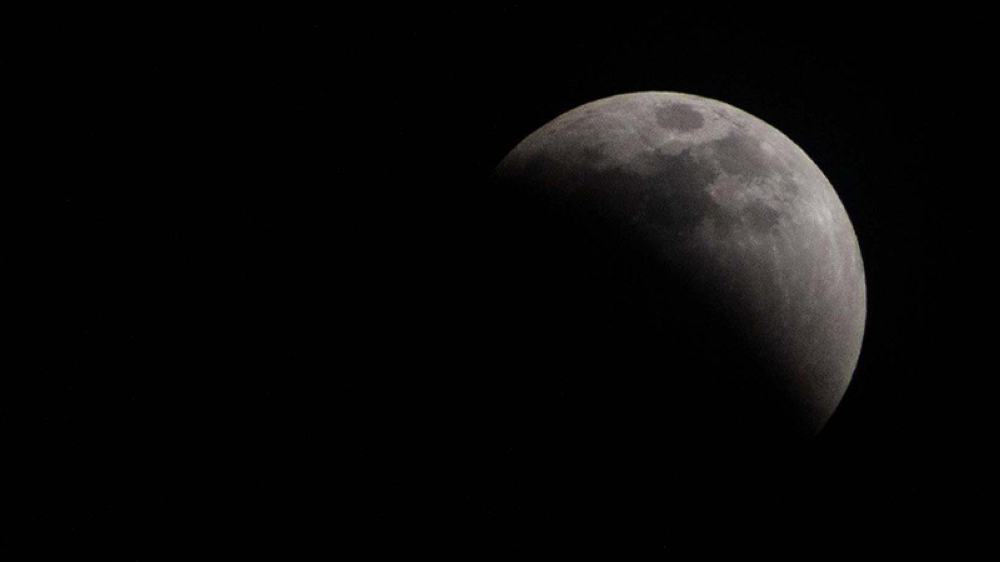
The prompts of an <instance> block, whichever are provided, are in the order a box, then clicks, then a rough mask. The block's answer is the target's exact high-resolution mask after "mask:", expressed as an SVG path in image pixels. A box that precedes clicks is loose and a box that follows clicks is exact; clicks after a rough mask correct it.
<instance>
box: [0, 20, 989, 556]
mask: <svg viewBox="0 0 1000 562" xmlns="http://www.w3.org/2000/svg"><path fill="white" fill-rule="evenodd" d="M601 10H602V11H601V12H596V11H588V10H587V9H584V8H582V7H575V8H569V9H566V10H539V9H535V8H530V7H528V5H527V4H525V5H523V6H522V5H521V4H520V3H509V2H508V3H500V4H499V5H496V6H487V7H480V8H454V9H444V8H438V9H419V8H408V9H405V10H400V9H397V8H395V7H388V6H386V7H383V8H379V9H371V10H368V11H367V12H364V13H362V12H361V11H353V12H352V11H349V10H348V11H344V12H333V13H329V14H323V15H310V16H301V17H299V18H297V19H294V20H283V21H282V22H280V23H279V22H278V21H277V18H272V17H270V16H269V15H267V14H255V15H254V17H246V16H242V17H240V18H236V19H232V18H208V17H195V16H194V15H184V16H179V15H178V14H172V15H171V16H170V17H166V16H162V15H160V16H157V17H145V16H144V17H138V15H136V17H134V18H132V17H128V16H124V15H122V14H113V15H112V14H108V15H107V17H102V16H99V17H97V18H96V20H97V21H96V22H95V23H89V22H88V23H86V24H85V23H83V21H84V18H83V17H82V15H81V14H78V13H70V12H64V13H53V14H50V15H49V17H47V18H44V19H42V20H38V21H32V22H23V24H22V23H19V22H14V23H8V24H7V25H5V28H6V27H12V28H15V29H12V31H16V33H14V34H13V35H9V37H12V39H11V40H10V41H9V43H10V45H9V48H8V49H7V50H6V51H5V55H4V62H3V65H4V66H3V67H2V68H5V69H6V70H7V71H8V72H6V75H7V78H6V80H8V87H7V90H8V92H7V95H9V96H11V97H10V98H9V99H10V102H9V103H8V104H6V105H7V106H8V108H7V110H6V111H5V114H6V115H7V117H8V121H9V122H10V123H12V124H13V125H12V127H10V128H8V134H9V135H10V140H12V141H13V142H12V143H11V144H12V145H13V148H12V149H11V150H9V151H8V152H7V153H6V155H7V158H8V159H9V160H8V161H7V162H6V164H7V165H6V167H7V168H8V169H9V170H13V173H12V174H11V175H8V182H9V183H8V186H9V190H10V192H11V193H12V194H17V195H18V196H20V195H27V196H28V199H29V201H28V202H27V203H25V204H23V205H22V204H21V203H19V202H16V203H15V202H12V203H9V204H8V208H7V212H8V214H9V215H10V218H11V220H9V221H7V225H6V227H5V228H4V233H5V238H4V247H5V248H7V258H5V264H6V266H5V268H4V271H5V275H7V276H9V277H13V278H14V280H15V282H16V284H17V289H16V290H15V291H14V292H12V293H10V294H11V298H12V299H13V300H14V303H13V308H15V309H16V310H18V311H20V310H21V308H22V307H23V308H24V310H25V312H26V313H27V314H25V315H24V316H23V318H24V320H23V321H22V320H21V318H22V316H21V315H20V314H18V315H17V316H16V318H18V321H17V322H16V325H15V326H14V331H15V332H16V335H15V337H14V338H13V339H11V340H8V342H9V345H11V346H12V348H13V355H12V356H20V355H21V353H25V354H26V355H27V357H26V358H27V359H28V360H27V361H24V362H21V361H12V362H11V363H10V366H9V367H8V369H7V370H6V373H5V375H6V376H5V379H8V381H9V382H8V384H7V385H5V388H9V390H5V391H4V392H3V393H2V396H0V408H2V410H0V422H2V426H0V431H2V432H3V435H4V436H5V437H4V440H5V442H6V444H7V445H6V449H7V453H8V454H7V455H6V460H5V464H7V465H8V466H11V467H12V468H13V469H14V473H15V476H14V477H11V478H8V479H7V482H8V489H7V495H9V496H10V497H12V498H13V501H10V502H6V501H5V502H4V503H6V504H7V505H6V506H5V507H4V510H5V511H9V513H10V515H12V517H13V521H14V524H13V525H10V526H6V527H5V529H4V531H3V534H2V536H3V538H2V540H0V549H2V550H0V555H3V554H4V551H10V552H13V551H14V550H15V549H20V545H21V544H23V542H26V543H27V544H31V545H33V546H32V551H31V552H34V553H35V555H36V556H38V557H40V558H42V559H44V558H50V556H48V555H47V554H46V553H50V552H55V551H63V552H70V553H77V554H80V555H81V557H82V554H83V553H97V554H100V555H101V559H105V560H118V559H121V560H135V559H140V560H147V559H177V558H178V557H179V556H183V558H185V559H186V558H190V557H194V558H201V557H209V558H212V559H220V558H221V559H225V558H226V557H228V556H234V557H235V556H237V553H242V552H247V553H258V554H259V553H263V552H267V553H273V554H274V555H275V556H288V555H290V554H291V553H292V552H299V551H302V552H312V551H318V552H320V553H324V554H322V556H323V557H332V556H335V555H336V553H337V552H339V551H345V550H347V551H357V552H360V553H364V554H368V555H370V556H374V555H380V554H381V555H399V554H406V555H415V556H428V555H429V556H436V555H439V554H446V553H454V554H459V555H462V556H464V557H467V558H473V559H477V558H481V557H483V556H496V555H501V556H508V557H512V556H525V555H528V556H531V555H534V554H541V555H549V556H556V557H558V556H560V555H565V556H570V555H577V554H579V553H605V552H606V553H608V554H611V555H614V556H618V557H622V556H628V555H632V554H640V555H641V554H647V555H648V554H651V553H673V552H678V553H683V552H686V551H687V550H686V549H687V548H689V547H691V546H694V547H695V548H697V549H698V550H697V551H698V552H706V553H707V552H716V551H720V550H729V549H735V550H734V551H735V552H741V553H749V552H753V551H754V550H755V549H756V548H761V549H763V550H761V552H764V553H777V552H781V551H785V552H788V553H792V554H800V555H805V554H808V555H811V554H812V553H815V552H817V551H819V552H824V553H826V552H828V551H831V550H834V549H837V548H844V549H846V550H847V551H853V552H858V550H857V549H858V548H861V547H862V545H864V548H865V549H866V550H865V551H866V552H870V553H872V554H878V553H879V552H894V553H900V552H902V551H904V550H907V549H916V550H918V551H927V552H930V550H931V549H933V548H943V549H945V550H944V552H947V553H951V554H954V553H955V550H954V549H955V548H957V546H960V545H970V544H972V543H973V542H975V541H974V539H976V538H977V537H979V536H981V533H983V532H985V530H984V528H983V525H984V524H985V519H981V518H980V516H976V515H975V514H976V513H978V512H979V510H983V509H987V508H989V505H990V503H989V499H988V498H989V497H991V495H992V492H991V490H992V487H993V485H994V480H995V477H994V476H993V473H994V472H995V471H994V470H992V465H991V464H990V460H989V458H990V453H991V452H992V450H994V449H995V447H996V444H997V440H996V437H995V433H994V432H993V431H992V430H991V429H989V428H988V424H989V420H988V419H987V418H988V417H989V413H990V410H989V409H988V408H984V407H983V406H982V405H981V404H982V402H983V401H984V399H985V397H986V396H988V395H989V394H988V392H987V389H986V380H987V379H988V378H989V377H990V371H991V368H990V367H989V363H988V362H987V361H988V359H989V357H990V353H989V350H990V347H988V345H987V343H986V338H987V337H988V335H987V332H986V329H985V328H980V327H979V324H980V323H981V320H979V318H980V317H988V313H987V312H986V310H985V309H984V307H985V300H986V299H985V298H983V297H982V293H983V291H984V290H985V288H986V285H987V283H988V282H989V280H991V279H992V278H993V274H992V273H991V272H989V267H988V263H989V262H987V260H986V259H985V258H986V255H987V254H986V252H985V250H982V249H981V244H982V242H983V241H984V240H985V236H986V235H985V231H986V228H987V226H988V225H989V224H990V223H989V221H987V220H984V219H982V218H980V216H981V213H983V211H984V210H985V209H987V208H989V205H988V203H987V202H986V199H985V197H986V196H987V194H989V193H990V192H991V191H993V190H992V186H991V185H990V183H991V181H992V180H991V175H990V173H989V171H988V170H989V169H990V167H991V163H992V160H989V159H985V158H984V157H981V156H980V155H979V152H980V151H981V149H980V148H979V147H980V146H984V145H985V143H986V142H987V141H982V140H979V136H980V135H982V130H983V129H984V128H985V120H986V119H988V118H991V116H990V115H989V112H988V111H985V110H982V109H977V108H981V107H990V106H988V105H985V103H984V102H985V101H986V99H985V98H987V97H988V92H989V91H990V90H988V89H986V88H985V87H984V84H983V82H982V81H983V80H984V78H985V77H984V75H983V72H984V69H985V68H987V66H986V63H985V61H984V60H983V59H984V58H985V53H986V51H987V49H986V45H987V43H988V42H987V40H986V39H987V38H988V37H989V35H988V34H985V35H984V34H983V33H982V30H981V29H978V28H977V26H979V22H978V20H979V19H981V18H980V16H976V15H974V14H972V13H966V12H958V11H954V12H952V11H946V12H943V13H941V12H937V13H931V12H926V13H925V12H920V11H918V10H916V9H915V8H910V9H907V10H906V11H905V12H899V13H892V14H884V13H883V14H879V13H874V12H871V11H864V10H863V11H857V10H848V9H847V8H846V7H843V6H836V7H833V6H831V7H815V6H803V7H801V11H795V12H790V13H787V14H784V15H781V16H778V15H766V16H765V15H762V14H761V13H759V11H758V10H754V11H747V12H746V13H735V12H731V11H730V10H729V8H727V7H722V6H720V7H718V8H716V9H712V10H706V11H704V12H695V11H693V10H678V9H676V8H672V7H662V6H658V7H656V8H643V9H638V8H626V7H625V6H623V5H617V4H609V5H605V6H603V7H601ZM824 10H827V11H824ZM769 11H770V10H769ZM773 11H778V10H777V9H775V10H773ZM754 12H758V13H754ZM88 16H91V17H93V16H94V14H88ZM121 18H124V20H125V21H119V20H120V19H121ZM975 69H978V70H975ZM642 90H669V91H680V92H686V93H691V94H697V95H701V96H705V97H709V98H714V99H718V100H721V101H724V102H726V103H729V104H731V105H734V106H736V107H738V108H740V109H743V110H744V111H747V112H749V113H751V114H753V115H755V116H757V117H759V118H761V119H763V120H764V121H766V122H767V123H769V124H771V125H773V126H774V127H776V128H777V129H779V130H780V131H782V132H783V133H785V134H786V135H787V136H788V137H790V138H791V139H792V140H793V141H794V142H795V143H796V144H798V145H799V146H800V147H801V148H802V149H803V150H805V152H806V153H807V154H809V156H810V157H811V158H812V159H813V160H814V161H815V162H816V164H817V165H818V166H819V167H820V169H822V170H823V172H824V173H825V174H826V176H827V177H828V178H829V180H830V182H831V183H832V185H833V186H834V187H835V189H836V190H837V192H838V194H839V195H840V198H841V200H842V201H843V203H844V205H845V207H846V209H847V212H848V214H849V216H850V218H851V220H852V222H853V225H854V229H855V231H856V233H857V236H858V240H859V244H860V247H861V252H862V256H863V259H864V263H865V272H866V277H867V289H868V319H867V328H866V334H865V339H864V345H863V348H862V352H861V359H860V362H859V365H858V368H857V370H856V372H855V375H854V380H853V382H852V384H851V386H850V387H849V389H848V391H847V394H846V396H845V397H844V399H843V401H842V403H841V405H840V407H839V409H838V410H837V412H836V413H835V414H834V416H833V418H832V419H831V421H830V423H829V424H828V426H827V428H826V429H825V430H824V431H823V432H822V433H821V435H820V436H819V437H818V438H817V439H816V440H815V441H813V442H811V443H809V444H808V445H804V446H798V447H790V448H779V449H757V450H747V449H733V450H725V449H720V448H719V447H716V446H714V445H713V443H700V444H698V446H696V447H679V446H677V444H675V443H671V442H661V441H658V440H657V431H656V428H655V426H647V427H644V428H643V429H642V431H638V432H636V433H635V434H630V435H629V434H620V433H618V432H620V431H621V430H622V426H621V425H614V426H612V427H610V428H609V427H608V426H606V425H603V424H602V423H599V422H598V421H596V420H597V419H598V418H597V417H594V416H591V415H590V410H589V409H588V408H589V407H590V406H588V405H583V404H580V403H576V402H574V400H575V398H574V397H575V396H578V395H580V393H581V392H582V393H584V394H586V395H587V396H590V397H592V396H593V395H594V393H595V392H596V391H595V390H594V389H595V388H596V386H595V385H597V384H608V383H607V378H606V376H607V373H597V374H594V373H590V374H588V373H587V372H585V371H579V370H575V369H569V368H567V365H579V364H581V363H585V360H584V355H583V354H584V353H585V352H586V350H580V349H577V348H574V342H573V341H566V339H565V338H563V339H560V336H559V334H560V333H561V332H560V330H559V326H558V324H555V325H553V326H551V327H549V326H540V324H539V323H540V322H542V321H543V320H542V317H538V316H533V314H532V313H531V311H532V310H534V309H539V308H544V307H545V306H546V304H547V303H549V302H551V301H552V299H553V298H554V297H553V296H552V295H546V294H542V293H531V292H530V291H528V292H525V293H523V294H522V297H523V298H524V299H527V301H523V300H522V301H519V303H518V306H517V309H516V311H517V314H514V313H512V312H511V310H509V309H505V308H504V306H501V303H503V302H504V301H503V299H498V298H497V295H498V294H499V293H498V292H500V293H502V292H503V291H504V290H505V288H504V286H503V285H502V283H500V282H499V281H498V277H497V276H496V275H495V272H496V270H497V266H498V264H501V265H502V266H503V268H504V271H510V269H509V268H517V267H518V262H517V260H512V259H511V257H510V256H509V255H506V254H503V248H504V241H505V240H506V237H505V236H504V235H503V234H504V233H512V235H513V234H515V233H516V232H517V229H518V227H519V223H520V221H522V220H523V218H524V217H523V216H519V215H518V211H517V210H516V209H515V210H511V209H507V208H503V207H502V206H497V205H495V202H494V201H493V200H492V199H490V198H489V197H487V196H486V195H485V194H486V193H487V189H486V185H487V182H488V180H489V177H490V174H491V172H492V170H493V169H494V168H495V167H496V165H497V164H498V163H499V162H500V160H501V159H502V158H503V157H504V155H505V154H506V153H507V152H508V151H509V150H510V149H512V148H513V147H514V146H515V145H516V144H517V143H518V142H519V141H520V140H521V139H522V138H524V137H525V136H526V135H528V134H529V133H531V132H532V131H534V130H535V129H537V128H538V127H540V126H541V125H543V124H545V123H546V122H548V121H549V120H551V119H553V118H555V117H556V116H558V115H559V114H561V113H563V112H565V111H568V110H570V109H572V108H574V107H577V106H579V105H581V104H583V103H586V102H589V101H592V100H595V99H599V98H602V97H606V96H610V95H614V94H620V93H626V92H633V91H642ZM977 162H979V164H977ZM18 198H19V197H18ZM498 256H503V257H502V259H501V258H500V257H498ZM501 277H502V276H501ZM525 295H526V296H525ZM602 297H603V296H602V295H601V294H600V292H599V291H598V292H597V294H595V295H594V299H595V301H597V302H602V301H601V299H602ZM549 335H551V338H549ZM577 351H579V353H580V355H577ZM567 358H568V359H567ZM640 368H641V369H642V370H643V371H644V372H647V373H648V377H650V378H651V379H650V380H655V377H657V375H658V373H662V372H663V371H664V370H665V369H672V370H673V372H682V373H684V376H696V375H697V365H677V364H671V363H670V357H664V358H663V359H662V363H661V362H649V363H647V364H643V365H641V366H640ZM588 377H601V379H600V381H598V380H597V379H591V378H588ZM610 384H611V388H610V390H609V393H610V394H611V395H613V396H614V397H615V400H609V401H608V405H607V406H606V409H605V411H603V412H601V414H600V415H601V416H602V417H601V418H600V419H605V418H607V419H613V418H616V417H620V416H623V415H626V414H627V412H628V410H629V401H628V400H627V399H623V398H622V397H625V398H627V396H628V392H627V389H621V388H614V383H613V382H612V383H610ZM581 388H583V389H588V390H580V389H581ZM647 398H648V397H647ZM595 415H596V414H595ZM981 517H983V518H985V514H984V515H983V516H981ZM10 559H12V560H13V559H20V558H17V557H14V556H10Z"/></svg>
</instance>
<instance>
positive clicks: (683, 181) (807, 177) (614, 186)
mask: <svg viewBox="0 0 1000 562" xmlns="http://www.w3.org/2000/svg"><path fill="white" fill-rule="evenodd" d="M496 179H498V180H499V185H500V186H501V187H502V186H514V185H517V186H522V187H525V186H526V187H527V189H529V190H535V191H538V192H543V193H544V196H545V197H547V198H549V200H550V201H553V202H555V203H556V204H557V205H560V206H563V207H567V208H577V209H585V210H587V212H588V213H590V214H591V215H597V216H600V218H601V220H603V221H606V222H609V223H614V224H615V225H618V226H619V227H620V228H622V229H625V230H627V231H628V232H630V233H631V234H632V235H635V236H637V237H639V238H641V239H642V240H645V241H646V242H647V243H648V244H650V245H651V247H652V248H654V250H655V252H656V254H657V256H658V258H657V259H659V260H661V262H662V264H663V265H664V267H665V268H668V269H671V270H673V271H675V272H680V273H681V274H683V275H685V276H687V277H689V278H691V279H694V280H695V282H696V283H697V284H699V286H700V287H701V291H702V292H703V293H705V294H707V295H709V297H710V299H711V300H712V301H713V302H716V303H720V304H719V306H721V307H722V308H725V309H728V311H729V312H730V314H729V318H730V319H731V321H733V322H737V323H738V324H740V326H739V331H740V333H741V334H743V337H745V338H746V341H747V342H748V343H747V345H748V346H750V347H751V348H752V349H753V350H754V354H755V357H758V358H759V359H760V362H761V364H762V365H764V367H765V368H763V369H759V370H756V371H754V373H755V374H754V375H753V376H754V377H757V378H761V379H766V380H761V381H758V382H760V384H761V385H766V386H768V387H769V388H774V389H777V391H776V392H775V393H774V395H775V396H777V397H778V398H777V400H779V401H780V407H782V408H784V409H786V410H787V411H789V412H791V413H792V418H793V421H792V422H789V423H792V424H793V425H795V426H796V431H797V433H798V434H800V435H805V436H811V435H815V434H816V433H818V432H819V431H820V430H821V429H822V428H823V426H824V425H825V424H826V422H827V420H828V419H829V418H830V416H831V415H832V413H833V411H834V410H835V409H836V407H837V405H838V403H839V402H840V400H841V398H842V397H843V395H844V392H845V391H846V389H847V386H848V384H849V382H850V380H851V377H852V374H853V372H854V369H855V366H856V364H857V361H858V357H859V354H860V351H861V341H862V336H863V333H864V324H865V314H866V302H865V299H866V296H865V280H864V268H863V265H862V260H861V253H860V250H859V248H858V242H857V238H856V236H855V234H854V230H853V228H852V226H851V222H850V220H849V219H848V216H847V213H846V211H845V209H844V207H843V205H842V203H841V201H840V199H839V198H838V197H837V194H836V192H835V191H834V189H833V187H832V186H831V185H830V182H829V181H828V180H827V178H826V177H825V176H824V175H823V173H822V172H821V171H820V170H819V168H818V167H817V166H816V164H814V163H813V161H812V160H811V159H810V158H809V157H808V156H807V155H806V154H805V153H804V152H803V151H802V150H801V149H800V148H799V147H798V146H796V145H795V144H794V143H793V142H792V141H791V140H789V139H788V138H787V137H786V136H784V135H783V134H782V133H781V132H779V131H778V130H776V129H775V128H773V127H771V126H770V125H768V124H767V123H765V122H763V121H761V120H760V119H757V118H755V117H753V116H752V115H749V114H747V113H745V112H743V111H741V110H739V109H736V108H734V107H732V106H729V105H727V104H724V103H721V102H718V101H714V100H710V99H706V98H702V97H698V96H693V95H687V94H680V93H667V92H643V93H633V94H625V95H618V96H613V97H609V98H605V99H602V100H598V101H595V102H592V103H588V104H586V105H583V106H581V107H578V108H576V109H573V110H571V111H569V112H567V113H565V114H563V115H561V116H559V117H558V118H556V119H555V120H553V121H551V122H549V123H548V124H546V125H544V126H543V127H541V128H540V129H538V130H537V131H535V132H534V133H532V134H531V135H529V136H528V137H527V138H525V139H524V140H523V141H522V142H521V143H520V144H518V145H517V147H516V148H514V150H513V151H511V152H510V153H509V154H508V155H507V157H506V158H505V159H504V160H503V161H502V162H501V164H500V165H499V167H498V168H497V171H496ZM665 302H667V303H668V306H667V308H669V298H668V299H666V301H665ZM667 313H669V311H667ZM734 319H735V320H734ZM665 343H666V342H665ZM735 368H736V369H739V365H736V367H735ZM650 376H656V375H655V374H652V375H650ZM664 376H665V375H664ZM690 376H693V377H697V376H698V375H697V373H695V374H692V375H690ZM744 382H745V381H744ZM753 383H754V381H751V384H753Z"/></svg>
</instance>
